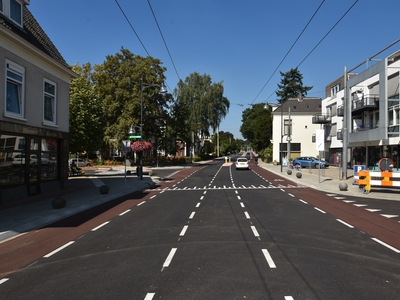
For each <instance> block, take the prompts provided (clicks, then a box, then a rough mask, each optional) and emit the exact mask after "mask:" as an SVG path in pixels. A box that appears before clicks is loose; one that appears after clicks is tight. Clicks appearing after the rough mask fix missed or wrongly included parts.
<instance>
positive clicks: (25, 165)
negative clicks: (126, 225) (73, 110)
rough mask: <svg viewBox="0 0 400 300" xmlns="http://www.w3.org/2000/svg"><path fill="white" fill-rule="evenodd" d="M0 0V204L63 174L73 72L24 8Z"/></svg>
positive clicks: (51, 184)
mask: <svg viewBox="0 0 400 300" xmlns="http://www.w3.org/2000/svg"><path fill="white" fill-rule="evenodd" d="M29 3H30V1H29V0H0V100H1V105H0V207H4V206H10V205H16V204H18V203H19V201H20V199H26V198H27V196H31V195H36V194H39V193H42V192H46V191H50V190H55V189H62V188H64V187H65V185H66V183H67V179H68V166H67V160H68V138H69V83H70V79H71V78H72V77H74V76H76V75H75V73H73V72H72V71H71V69H70V68H69V66H68V64H67V63H66V62H65V60H64V58H63V57H62V56H61V54H60V53H59V51H58V50H57V48H56V47H55V46H54V44H53V43H52V42H51V40H50V39H49V37H48V36H47V35H46V33H45V32H44V31H43V29H42V28H41V27H40V25H39V24H38V23H37V21H36V20H35V18H34V17H33V15H32V14H31V13H30V11H29V10H28V8H27V6H28V5H29Z"/></svg>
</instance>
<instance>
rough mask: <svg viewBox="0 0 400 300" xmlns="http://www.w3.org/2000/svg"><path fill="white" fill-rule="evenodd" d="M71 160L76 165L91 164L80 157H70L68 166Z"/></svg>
mask: <svg viewBox="0 0 400 300" xmlns="http://www.w3.org/2000/svg"><path fill="white" fill-rule="evenodd" d="M72 162H75V164H76V165H77V166H78V167H88V166H91V165H92V164H91V163H90V161H87V160H84V159H82V158H72V159H70V160H68V166H70V165H72Z"/></svg>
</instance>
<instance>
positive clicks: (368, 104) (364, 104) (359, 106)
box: [351, 95, 379, 114]
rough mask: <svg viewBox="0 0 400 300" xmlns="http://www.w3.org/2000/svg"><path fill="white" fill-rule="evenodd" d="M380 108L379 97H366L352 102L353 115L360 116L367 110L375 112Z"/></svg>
mask: <svg viewBox="0 0 400 300" xmlns="http://www.w3.org/2000/svg"><path fill="white" fill-rule="evenodd" d="M378 108H379V96H378V95H364V96H363V97H362V98H359V99H355V100H352V103H351V112H352V114H360V113H361V112H363V111H365V110H375V109H378Z"/></svg>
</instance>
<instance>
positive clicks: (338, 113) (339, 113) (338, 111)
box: [336, 105, 344, 117]
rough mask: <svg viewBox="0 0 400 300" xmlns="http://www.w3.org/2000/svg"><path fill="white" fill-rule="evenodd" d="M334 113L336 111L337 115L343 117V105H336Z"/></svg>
mask: <svg viewBox="0 0 400 300" xmlns="http://www.w3.org/2000/svg"><path fill="white" fill-rule="evenodd" d="M336 113H337V116H338V117H343V116H344V106H343V105H340V106H338V108H337V111H336Z"/></svg>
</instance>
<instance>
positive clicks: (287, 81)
mask: <svg viewBox="0 0 400 300" xmlns="http://www.w3.org/2000/svg"><path fill="white" fill-rule="evenodd" d="M280 73H281V76H282V79H281V83H280V84H278V88H279V89H278V90H277V91H276V92H275V93H276V96H277V97H278V99H277V101H278V103H282V102H284V101H286V100H287V99H289V98H297V97H298V96H299V95H301V96H302V97H304V96H306V95H307V92H308V91H309V90H311V89H312V88H313V87H312V86H304V85H303V75H302V74H301V73H300V71H299V69H298V68H295V69H293V68H292V69H290V71H288V72H286V73H284V72H280Z"/></svg>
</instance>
